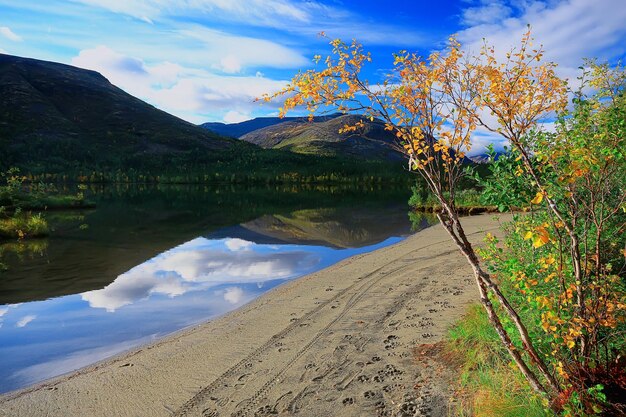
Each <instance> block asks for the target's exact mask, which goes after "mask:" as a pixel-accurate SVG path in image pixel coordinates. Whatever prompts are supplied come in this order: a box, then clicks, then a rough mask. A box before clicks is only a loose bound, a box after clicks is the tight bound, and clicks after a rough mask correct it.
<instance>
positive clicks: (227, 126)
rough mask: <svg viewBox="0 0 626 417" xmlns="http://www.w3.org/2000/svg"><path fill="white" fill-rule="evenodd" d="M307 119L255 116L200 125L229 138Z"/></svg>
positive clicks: (325, 117)
mask: <svg viewBox="0 0 626 417" xmlns="http://www.w3.org/2000/svg"><path fill="white" fill-rule="evenodd" d="M338 116H341V113H335V114H331V115H328V116H316V117H315V119H314V120H315V121H325V120H329V119H332V118H335V117H338ZM304 121H308V117H283V118H282V119H281V118H280V117H257V118H255V119H251V120H246V121H244V122H239V123H220V122H208V123H203V124H201V125H200V126H201V127H203V128H205V129H207V130H210V131H212V132H214V133H217V134H218V135H223V136H228V137H231V138H240V137H241V136H243V135H245V134H247V133H250V132H252V131H255V130H258V129H263V128H264V127H269V126H274V125H277V124H280V123H285V122H304Z"/></svg>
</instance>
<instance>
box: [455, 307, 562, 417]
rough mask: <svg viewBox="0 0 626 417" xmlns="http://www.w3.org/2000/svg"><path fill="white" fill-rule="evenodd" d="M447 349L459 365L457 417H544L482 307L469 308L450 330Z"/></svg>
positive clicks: (541, 406) (545, 413) (538, 401)
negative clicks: (459, 401) (460, 395)
mask: <svg viewBox="0 0 626 417" xmlns="http://www.w3.org/2000/svg"><path fill="white" fill-rule="evenodd" d="M447 344H448V347H447V348H448V349H449V350H450V352H451V353H452V354H453V355H454V356H455V357H458V358H459V359H460V362H461V364H462V366H461V371H460V375H459V385H460V388H461V392H463V393H464V395H463V399H462V401H461V405H460V408H461V409H460V410H457V412H458V414H459V415H461V416H475V417H520V416H525V417H546V416H550V415H552V414H550V412H549V411H548V410H547V408H546V407H545V406H544V404H543V401H542V399H541V398H540V397H539V396H537V395H536V394H535V393H534V392H533V391H532V389H531V388H530V387H529V386H528V384H527V383H526V381H525V380H524V379H523V377H522V375H521V374H520V372H519V371H518V370H517V368H516V367H515V365H513V364H512V362H511V360H510V359H509V358H508V355H507V352H506V351H505V350H504V348H503V347H502V346H501V344H500V340H499V338H498V335H497V334H496V332H495V330H494V329H493V327H492V326H491V324H490V323H489V319H488V318H487V315H486V313H485V311H484V310H483V308H482V306H480V305H473V306H471V307H470V309H469V311H468V313H467V314H466V315H465V316H464V317H463V318H462V319H461V320H460V321H459V322H458V323H457V324H456V325H455V326H454V327H453V328H452V329H451V330H450V333H449V335H448V343H447Z"/></svg>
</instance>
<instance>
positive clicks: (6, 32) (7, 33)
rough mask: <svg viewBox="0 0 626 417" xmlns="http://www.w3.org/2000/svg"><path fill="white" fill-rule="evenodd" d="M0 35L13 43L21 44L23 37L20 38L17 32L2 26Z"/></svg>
mask: <svg viewBox="0 0 626 417" xmlns="http://www.w3.org/2000/svg"><path fill="white" fill-rule="evenodd" d="M0 35H2V36H4V37H5V38H7V39H8V40H10V41H13V42H20V41H21V40H22V37H21V36H18V35H17V34H15V32H13V31H12V30H11V29H10V28H8V27H6V26H0Z"/></svg>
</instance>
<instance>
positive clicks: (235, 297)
mask: <svg viewBox="0 0 626 417" xmlns="http://www.w3.org/2000/svg"><path fill="white" fill-rule="evenodd" d="M243 296H244V292H243V290H242V289H241V288H239V287H230V288H226V290H225V291H224V300H226V301H228V302H229V303H231V304H239V303H240V302H241V300H242V299H243Z"/></svg>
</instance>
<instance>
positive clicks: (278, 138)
mask: <svg viewBox="0 0 626 417" xmlns="http://www.w3.org/2000/svg"><path fill="white" fill-rule="evenodd" d="M359 120H362V118H361V117H360V116H355V115H341V116H334V117H329V118H316V119H314V120H313V121H312V122H310V121H308V119H306V118H298V119H296V120H289V121H286V122H283V123H279V124H274V125H271V126H268V127H264V128H261V129H257V130H254V131H252V132H250V133H247V134H244V135H242V136H241V137H240V139H241V140H244V141H246V142H250V143H253V144H255V145H259V146H261V147H262V148H266V149H268V148H270V149H283V150H289V151H292V152H296V153H302V154H315V155H326V156H349V157H358V158H362V159H378V160H401V159H402V155H401V154H400V153H398V152H397V151H396V150H395V136H394V134H393V133H391V132H389V131H386V130H385V124H384V123H383V122H382V121H380V120H374V121H373V122H370V121H368V120H364V123H365V127H364V128H362V129H360V130H359V131H357V132H353V133H342V134H340V133H339V130H340V129H341V128H342V127H343V126H344V125H346V124H347V125H354V124H355V123H357V122H358V121H359Z"/></svg>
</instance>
